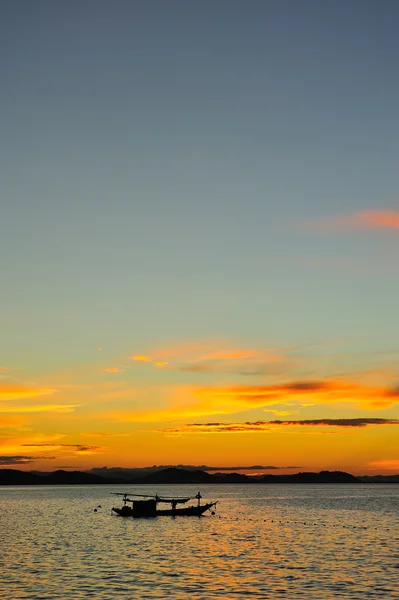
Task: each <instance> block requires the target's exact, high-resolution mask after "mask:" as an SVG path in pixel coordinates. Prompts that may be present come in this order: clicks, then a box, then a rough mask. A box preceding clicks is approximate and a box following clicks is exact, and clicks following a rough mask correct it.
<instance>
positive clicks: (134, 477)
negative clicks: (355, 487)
mask: <svg viewBox="0 0 399 600" xmlns="http://www.w3.org/2000/svg"><path fill="white" fill-rule="evenodd" d="M105 471H106V472H107V473H108V472H109V473H111V474H112V476H111V477H104V476H102V475H99V474H95V473H93V470H92V471H91V472H85V471H64V470H58V471H53V472H51V473H45V472H38V471H35V472H27V471H18V470H17V469H0V485H116V484H124V485H126V484H135V485H139V484H152V485H158V484H179V485H184V484H198V485H201V484H207V483H268V484H282V483H297V484H310V483H317V484H331V483H358V484H361V483H399V475H387V476H383V475H376V476H373V477H370V476H363V477H355V476H354V475H351V474H350V473H345V472H343V471H320V473H296V474H293V475H243V474H240V473H214V474H210V473H207V472H206V471H203V470H201V469H195V470H193V469H182V468H177V467H168V468H166V469H162V468H161V469H157V468H155V470H152V469H151V468H150V469H148V470H147V469H138V470H137V471H138V472H139V475H138V473H137V472H135V471H136V470H135V469H126V471H127V473H124V474H123V475H124V476H122V474H121V473H120V471H123V469H115V470H114V469H105ZM132 472H133V473H134V474H133V473H132ZM116 473H119V474H120V476H119V477H116V476H115V475H116Z"/></svg>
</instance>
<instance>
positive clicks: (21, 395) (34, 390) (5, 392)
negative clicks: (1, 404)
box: [0, 383, 58, 400]
mask: <svg viewBox="0 0 399 600" xmlns="http://www.w3.org/2000/svg"><path fill="white" fill-rule="evenodd" d="M57 391H58V390H56V389H52V388H45V387H37V386H29V385H22V384H16V383H0V400H20V399H28V398H35V397H37V396H49V395H52V394H55V393H56V392H57Z"/></svg>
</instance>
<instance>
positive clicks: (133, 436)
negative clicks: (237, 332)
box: [0, 341, 399, 473]
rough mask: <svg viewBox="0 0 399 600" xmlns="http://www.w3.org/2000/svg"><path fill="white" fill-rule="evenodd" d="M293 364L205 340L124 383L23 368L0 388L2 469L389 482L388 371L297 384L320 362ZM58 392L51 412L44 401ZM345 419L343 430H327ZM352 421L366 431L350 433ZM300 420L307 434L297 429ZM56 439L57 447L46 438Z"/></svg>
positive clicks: (354, 428) (81, 370) (128, 375)
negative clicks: (293, 469)
mask: <svg viewBox="0 0 399 600" xmlns="http://www.w3.org/2000/svg"><path fill="white" fill-rule="evenodd" d="M102 357H103V355H102ZM151 357H154V358H151ZM155 357H156V358H155ZM161 358H162V360H161ZM294 358H295V359H294ZM294 358H293V357H292V356H290V355H289V350H287V351H277V350H270V349H267V350H265V349H248V347H241V348H240V346H239V345H237V344H233V343H228V342H221V341H215V342H212V341H205V342H204V341H201V342H198V343H195V342H192V343H188V344H184V343H181V344H176V345H174V346H173V345H171V346H170V348H169V349H167V348H165V349H163V350H161V351H154V350H151V353H148V355H147V354H140V355H139V354H137V355H134V356H132V357H131V360H132V361H133V360H134V361H135V362H136V363H137V364H136V365H135V366H133V364H131V368H128V367H126V368H125V367H123V370H124V371H125V372H124V376H123V378H122V377H117V378H114V377H111V376H113V375H115V374H117V373H119V372H120V371H121V370H122V369H121V367H115V366H110V367H104V362H102V364H97V365H93V364H90V365H79V366H78V367H76V369H75V371H72V370H70V371H67V372H66V371H65V372H62V373H58V374H53V375H51V374H49V375H48V377H45V378H44V377H43V376H41V377H40V382H41V383H40V384H39V383H37V384H35V385H33V384H31V383H29V381H28V379H29V380H32V377H28V373H27V371H26V370H25V371H24V370H21V371H20V372H19V373H18V380H17V379H16V378H15V377H13V379H12V380H11V381H10V380H5V379H4V377H6V378H8V377H9V375H8V374H7V375H6V374H5V375H3V376H2V377H3V380H2V381H1V384H0V391H1V393H0V399H1V402H0V464H4V463H5V464H7V465H12V464H15V465H17V466H16V468H25V469H29V468H44V469H45V470H51V469H52V468H53V466H54V465H61V464H64V465H71V464H73V465H74V466H75V468H79V469H84V468H90V467H93V466H100V465H107V466H109V467H111V466H118V465H121V466H125V467H129V466H131V467H134V466H137V467H138V466H148V465H149V464H159V463H163V464H165V463H166V464H181V463H182V462H183V461H182V457H184V462H185V463H186V464H216V463H217V464H220V465H222V466H223V465H224V466H229V464H228V463H230V464H233V463H236V464H242V465H245V464H278V465H283V464H286V465H290V464H295V465H296V464H300V465H301V468H302V469H303V470H321V469H328V468H329V469H331V470H335V469H341V470H348V471H350V472H355V471H357V472H359V471H363V472H365V473H367V472H370V473H371V472H373V471H374V472H375V470H376V469H377V470H378V469H380V471H381V472H383V471H385V472H392V469H394V465H395V464H396V462H395V461H396V460H397V450H396V448H397V442H396V439H397V433H396V428H395V427H394V426H393V425H392V426H390V425H388V424H382V423H381V424H380V425H378V426H377V425H376V426H373V423H372V422H371V420H372V418H375V419H376V420H377V421H378V420H381V422H384V423H385V420H388V419H389V418H391V419H395V416H396V418H399V415H398V412H397V406H398V404H399V391H398V389H397V388H396V387H395V386H396V381H397V379H396V377H395V373H394V372H392V371H391V370H390V368H388V367H385V368H383V366H381V368H375V369H369V370H368V371H366V370H365V371H364V372H359V373H358V374H356V373H354V374H353V376H352V377H351V378H343V377H334V376H329V377H323V378H317V377H314V378H312V379H307V380H304V379H303V376H302V377H300V376H298V373H299V374H300V373H301V372H302V373H303V372H313V373H315V374H316V373H317V372H318V370H319V367H318V362H312V360H313V359H312V358H309V357H307V356H305V355H303V356H301V355H300V354H299V355H298V354H297V356H295V357H294ZM136 359H137V360H136ZM123 360H126V356H125V357H123V356H119V357H115V356H114V357H112V356H108V358H107V362H108V361H109V362H108V364H111V365H112V364H114V365H115V364H118V363H119V364H123V363H122V361H123ZM98 362H100V361H98ZM140 363H142V367H141V366H140ZM146 364H148V365H149V366H151V367H155V368H150V369H149V368H148V367H147V366H145V365H146ZM276 366H278V368H277V370H276V369H275V367H276ZM265 369H266V370H265ZM269 369H271V370H269ZM104 373H108V374H109V375H110V377H104ZM24 378H26V381H24ZM183 381H184V382H185V383H183ZM44 383H45V384H44ZM54 394H56V397H57V403H55V402H51V401H49V402H48V403H46V396H47V397H50V396H51V395H54ZM40 396H42V398H41V399H40V400H39V401H38V398H39V397H40ZM49 400H50V398H49ZM51 400H52V398H51ZM395 411H396V412H395ZM267 413H269V415H270V417H269V418H270V420H272V419H273V417H274V418H275V420H276V419H279V418H282V419H284V420H285V421H288V419H291V421H289V422H288V423H285V422H284V423H281V422H279V423H274V424H273V423H270V422H269V421H267V420H266V419H267V418H268V417H267V416H266V414H267ZM337 415H338V416H337ZM359 415H360V417H359ZM343 417H345V418H346V420H347V423H346V424H345V425H343V424H342V423H341V424H338V423H335V422H334V421H337V420H338V419H339V418H343ZM323 418H324V422H321V421H319V422H317V419H319V420H320V419H323ZM359 418H360V419H362V420H363V421H364V422H363V423H362V424H359V423H358V424H353V423H351V421H354V420H356V419H359ZM312 419H313V421H312ZM304 420H307V423H306V426H305V423H299V421H304ZM198 421H203V423H201V422H198ZM54 431H58V432H59V433H58V434H57V436H60V437H59V439H58V440H55V439H51V435H55V434H54ZM238 433H239V434H240V435H239V436H238V435H234V434H238ZM229 434H231V435H229ZM254 434H256V435H254ZM326 435H328V444H326V442H325V440H326V438H325V436H326ZM46 436H47V437H46ZM99 437H101V438H102V439H101V442H104V445H103V446H101V447H100V446H98V445H97V444H96V442H98V441H99ZM61 438H62V443H61V442H60V441H59V440H60V439H61ZM201 438H202V439H201ZM82 440H83V442H84V443H83V442H82ZM205 440H206V441H205ZM138 448H139V449H140V448H143V449H145V452H142V453H140V452H137V449H138ZM160 457H162V458H160ZM1 460H3V463H1ZM13 461H14V462H13ZM24 465H25V466H24Z"/></svg>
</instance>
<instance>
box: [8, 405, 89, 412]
mask: <svg viewBox="0 0 399 600" xmlns="http://www.w3.org/2000/svg"><path fill="white" fill-rule="evenodd" d="M78 406H79V405H78V404H27V405H24V406H16V405H14V404H13V405H5V404H0V413H39V412H40V413H41V412H56V413H70V412H72V411H73V410H74V409H75V408H77V407H78Z"/></svg>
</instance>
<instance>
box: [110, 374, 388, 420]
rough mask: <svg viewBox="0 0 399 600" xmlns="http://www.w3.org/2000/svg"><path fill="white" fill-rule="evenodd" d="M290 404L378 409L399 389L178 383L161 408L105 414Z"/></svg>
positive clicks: (165, 414)
mask: <svg viewBox="0 0 399 600" xmlns="http://www.w3.org/2000/svg"><path fill="white" fill-rule="evenodd" d="M137 394H139V390H137ZM165 396H166V394H165ZM287 403H289V404H290V405H292V406H296V407H299V406H312V405H323V404H331V405H333V404H335V405H341V406H342V405H347V406H348V405H355V406H356V408H360V409H367V410H375V409H377V408H381V406H383V407H384V408H385V407H387V406H393V405H395V404H398V403H399V391H398V390H396V389H393V390H387V389H384V388H379V387H372V386H367V385H362V384H358V383H353V382H350V381H346V380H344V379H328V380H314V381H292V382H287V383H282V384H278V385H237V386H214V387H199V386H178V387H175V388H170V389H169V391H168V396H166V400H165V401H164V402H163V405H159V406H158V408H154V409H152V410H148V409H147V410H142V409H140V408H136V409H135V410H131V411H126V412H124V411H112V412H108V413H106V415H103V416H106V417H107V418H113V419H116V420H120V421H126V422H137V423H142V422H161V421H171V420H181V419H191V418H195V417H205V416H211V415H223V414H224V415H227V414H235V413H238V412H241V411H246V410H252V409H255V408H263V407H265V406H268V405H269V406H270V405H276V404H287ZM142 405H143V403H141V406H142Z"/></svg>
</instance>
